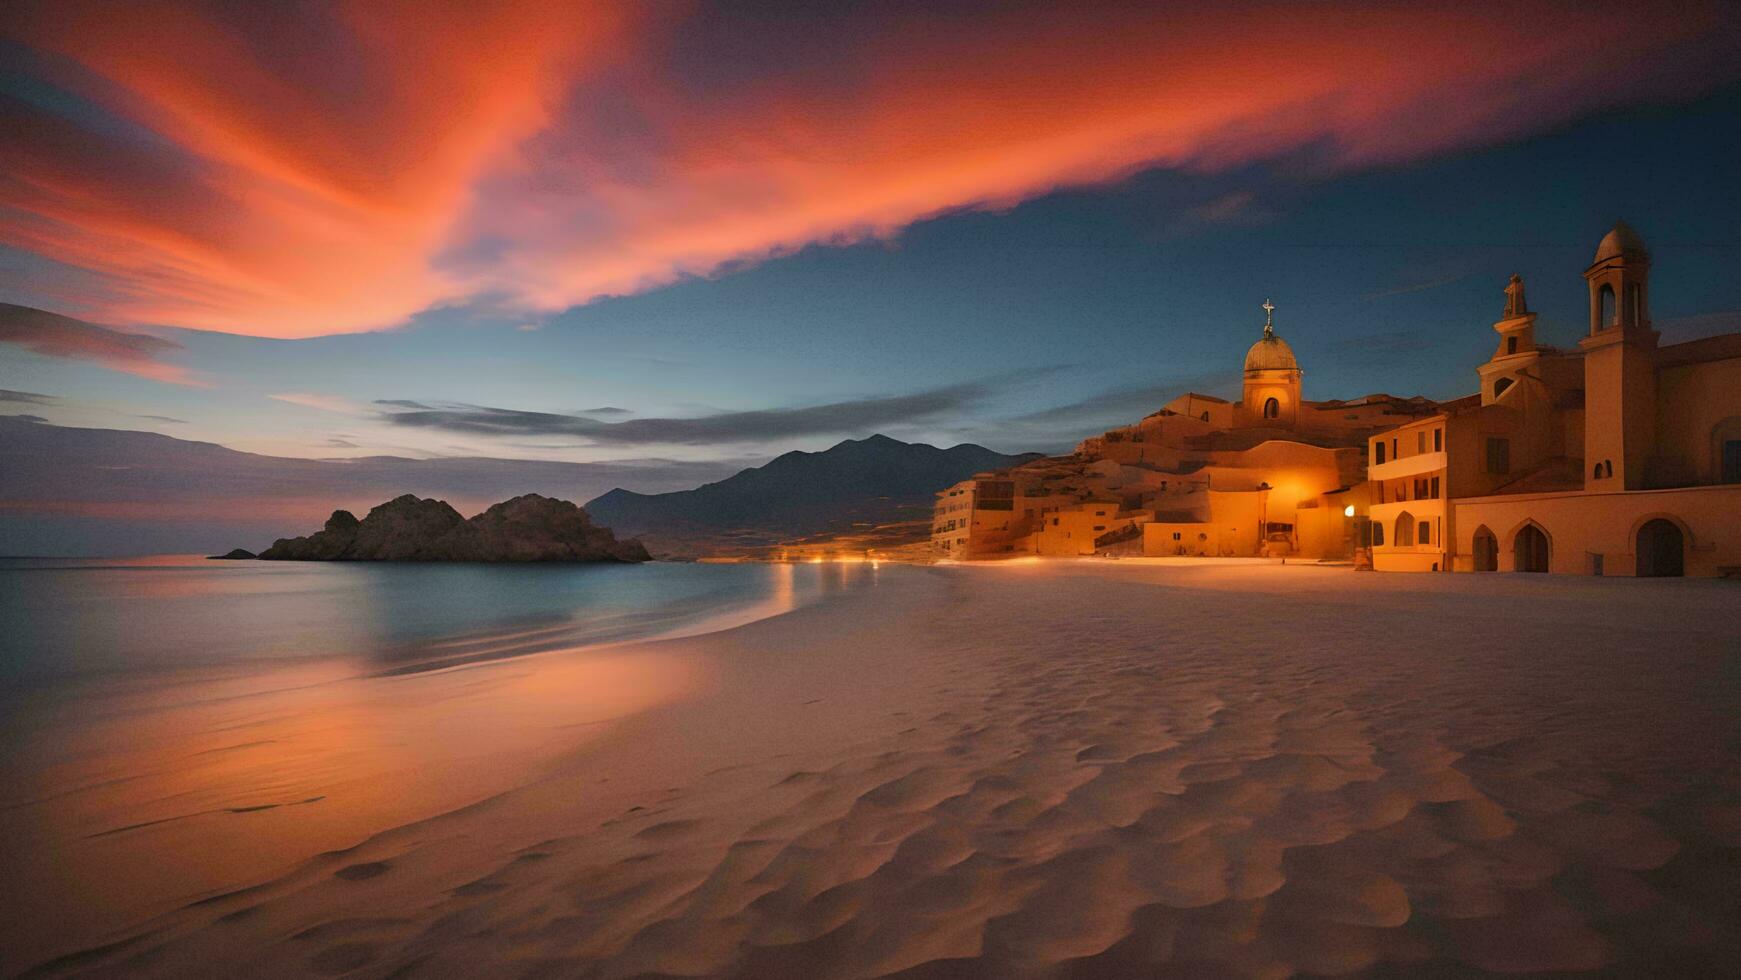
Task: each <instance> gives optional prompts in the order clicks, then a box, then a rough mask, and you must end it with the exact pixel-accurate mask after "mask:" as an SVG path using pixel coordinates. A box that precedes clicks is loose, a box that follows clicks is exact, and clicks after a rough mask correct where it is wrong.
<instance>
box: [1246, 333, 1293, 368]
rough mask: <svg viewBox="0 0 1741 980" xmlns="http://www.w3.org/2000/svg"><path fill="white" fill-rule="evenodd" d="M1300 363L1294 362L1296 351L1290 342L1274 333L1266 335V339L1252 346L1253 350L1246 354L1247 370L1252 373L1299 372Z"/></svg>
mask: <svg viewBox="0 0 1741 980" xmlns="http://www.w3.org/2000/svg"><path fill="white" fill-rule="evenodd" d="M1299 369H1300V362H1299V361H1296V360H1294V349H1293V348H1292V347H1289V346H1288V342H1287V341H1285V340H1283V339H1282V338H1280V337H1277V336H1276V335H1275V334H1273V333H1266V334H1264V338H1263V339H1262V340H1260V341H1258V342H1257V343H1255V344H1252V345H1251V350H1248V351H1246V352H1245V370H1246V372H1247V373H1249V372H1252V371H1298V370H1299Z"/></svg>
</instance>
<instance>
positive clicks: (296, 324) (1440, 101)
mask: <svg viewBox="0 0 1741 980" xmlns="http://www.w3.org/2000/svg"><path fill="white" fill-rule="evenodd" d="M1738 41H1741V13H1738V12H1737V8H1736V7H1735V6H1734V5H1725V4H1720V3H1708V2H1701V0H1688V2H1680V3H1675V4H1672V5H1669V4H1652V3H1638V2H1631V3H1618V4H1609V3H1577V4H1571V3H1564V4H1539V3H1529V2H1525V3H1515V4H1505V5H1498V4H1467V3H1444V4H1435V3H1417V4H1408V5H1397V4H1370V5H1368V4H1238V5H1227V4H1153V5H1132V4H1106V5H1097V4H1055V3H1041V4H1008V3H1002V4H970V3H927V4H918V3H888V4H863V5H852V6H851V9H850V10H846V11H840V10H836V9H833V8H832V7H830V6H829V5H816V4H808V3H766V2H764V3H755V4H747V3H746V4H704V3H675V2H674V3H660V4H616V3H606V4H598V5H589V4H583V3H564V4H545V3H525V2H511V3H494V4H472V3H465V4H461V3H393V2H368V3H362V2H356V3H352V2H343V0H333V2H321V3H287V4H282V5H273V6H271V7H269V8H265V7H260V6H254V5H248V6H245V7H240V6H237V5H231V4H219V3H212V4H203V3H189V2H177V0H169V2H165V3H161V4H152V5H131V4H118V3H108V4H96V3H83V2H78V0H58V2H49V3H37V2H30V0H26V2H22V3H14V4H10V5H8V7H7V11H6V13H5V14H4V15H0V130H3V131H4V132H5V133H6V134H7V136H6V137H5V138H4V140H0V303H4V304H8V305H6V306H4V307H0V414H5V415H14V416H23V417H27V418H29V419H33V420H40V421H38V422H37V423H36V424H39V425H41V426H44V427H87V428H103V429H125V430H136V431H141V432H150V433H158V434H162V435H166V436H171V437H174V438H176V439H180V440H191V441H201V442H210V443H216V444H219V445H221V446H224V447H228V448H230V449H234V450H240V451H244V452H249V453H259V454H266V455H271V456H279V457H293V458H302V459H361V458H367V457H377V456H397V457H405V458H409V459H446V458H456V457H463V458H472V457H481V458H491V459H507V460H520V461H551V462H561V463H566V464H577V465H580V466H583V467H594V469H592V470H586V471H584V472H588V473H592V474H594V476H596V477H597V480H596V481H594V482H599V481H603V482H613V481H616V482H621V483H623V484H624V485H629V486H630V488H631V489H643V490H663V489H676V488H678V487H680V486H692V485H694V483H696V482H699V480H700V479H702V478H717V477H718V476H723V475H726V474H727V473H729V472H731V471H732V470H734V469H736V468H738V467H740V466H744V465H754V464H756V463H759V462H763V461H766V460H767V459H769V458H771V457H773V456H774V455H777V454H779V453H780V452H783V451H786V450H789V449H820V448H824V447H826V446H828V445H831V444H833V443H834V442H837V441H839V440H840V439H843V438H849V437H862V436H865V435H869V434H871V433H874V432H883V433H886V434H888V435H891V436H894V437H896V438H901V439H907V440H912V441H925V442H931V443H934V444H939V445H952V444H955V443H958V442H976V443H980V444H983V445H986V446H989V447H991V448H993V449H997V450H1000V451H1004V452H1021V451H1028V450H1042V451H1057V450H1062V449H1066V448H1068V447H1069V446H1070V445H1072V444H1074V443H1075V442H1076V441H1077V440H1078V439H1080V438H1082V437H1084V436H1087V435H1092V434H1095V433H1097V432H1099V431H1101V430H1103V429H1105V428H1107V427H1109V426H1112V425H1116V424H1121V423H1123V422H1127V421H1132V420H1134V419H1136V418H1139V417H1141V416H1142V415H1144V414H1147V413H1148V412H1151V411H1154V410H1155V409H1157V408H1159V407H1160V406H1161V405H1162V404H1164V403H1165V402H1166V401H1167V400H1168V399H1169V398H1170V397H1172V396H1173V395H1175V394H1178V393H1181V392H1183V391H1186V390H1198V391H1208V392H1211V393H1220V394H1224V395H1226V394H1235V393H1236V392H1237V387H1238V368H1239V365H1240V362H1241V358H1242V357H1243V353H1244V351H1245V349H1246V347H1248V346H1249V345H1250V343H1251V342H1252V341H1254V340H1256V339H1257V337H1258V336H1259V335H1260V333H1261V328H1262V323H1263V320H1262V317H1263V311H1262V310H1261V309H1260V308H1259V304H1261V303H1262V302H1263V301H1264V300H1266V299H1272V300H1273V301H1274V303H1275V306H1276V311H1275V322H1276V328H1277V332H1278V333H1280V334H1281V335H1282V336H1283V337H1284V338H1286V339H1287V340H1288V341H1289V342H1290V343H1291V344H1292V346H1293V347H1294V349H1295V351H1296V352H1297V354H1298V355H1299V357H1300V360H1301V362H1302V365H1303V367H1304V369H1305V371H1306V378H1305V386H1306V394H1307V397H1309V398H1320V399H1323V398H1333V397H1340V398H1349V397H1356V396H1359V395H1363V394H1367V393H1370V392H1375V391H1386V392H1390V393H1393V394H1399V395H1413V394H1424V395H1427V396H1429V397H1436V398H1444V397H1453V396H1457V395H1461V394H1464V393H1467V392H1469V391H1471V390H1473V386H1474V383H1475V374H1474V367H1475V365H1476V364H1477V363H1479V362H1480V361H1482V360H1484V359H1485V358H1486V357H1487V355H1488V353H1489V352H1490V349H1491V346H1492V343H1493V335H1492V333H1491V332H1490V324H1491V323H1492V322H1493V321H1494V320H1495V319H1497V318H1498V314H1499V311H1500V309H1501V303H1502V300H1503V296H1502V293H1501V289H1502V288H1503V286H1504V284H1505V281H1506V279H1507V277H1508V276H1509V275H1510V274H1512V273H1514V272H1516V273H1520V274H1522V275H1523V276H1524V277H1525V280H1526V283H1527V286H1528V291H1529V297H1530V304H1531V306H1532V308H1534V309H1536V310H1538V311H1540V313H1541V323H1540V326H1539V327H1538V330H1539V333H1540V334H1541V335H1542V336H1543V338H1544V339H1545V340H1546V341H1548V342H1557V343H1562V344H1569V343H1571V342H1573V341H1574V340H1575V339H1576V337H1577V336H1578V333H1579V325H1580V323H1581V322H1582V320H1583V317H1584V315H1585V311H1584V304H1585V302H1586V299H1585V294H1584V284H1583V281H1582V279H1581V278H1580V274H1581V273H1582V271H1583V269H1584V268H1585V266H1586V265H1587V264H1588V262H1589V261H1590V258H1591V256H1592V254H1593V252H1594V249H1595V245H1596V242H1597V241H1598V240H1599V239H1600V238H1601V236H1602V235H1603V234H1604V233H1605V232H1606V231H1607V230H1608V228H1610V227H1611V226H1612V225H1613V223H1614V222H1615V221H1616V220H1617V219H1622V218H1623V219H1625V220H1626V221H1627V222H1629V223H1630V224H1632V225H1633V226H1634V227H1636V228H1637V229H1638V230H1639V231H1640V232H1641V233H1642V235H1643V236H1644V238H1645V240H1646V242H1647V243H1648V244H1649V246H1650V248H1651V251H1652V253H1653V257H1654V266H1653V272H1652V276H1653V283H1652V291H1651V299H1652V309H1653V313H1654V315H1655V317H1656V321H1657V326H1658V328H1659V329H1661V330H1662V332H1663V336H1664V342H1665V343H1667V342H1672V341H1675V340H1681V339H1692V338H1695V337H1699V336H1706V335H1710V334H1715V333H1723V332H1732V331H1737V330H1741V298H1737V296H1735V295H1734V294H1733V292H1732V290H1731V288H1730V282H1731V281H1732V280H1733V278H1734V276H1733V273H1732V271H1731V270H1733V269H1734V268H1736V267H1737V265H1738V264H1741V234H1738V233H1737V231H1736V229H1737V228H1741V195H1738V194H1736V193H1735V190H1734V174H1736V173H1741V59H1736V58H1735V57H1734V51H1735V50H1736V48H1737V42H1738ZM16 431H17V430H16V429H15V428H14V429H8V430H0V432H16ZM68 445H69V446H70V445H71V443H68ZM68 451H71V450H70V449H69V450H68ZM515 472H518V471H515ZM565 472H566V471H565ZM573 472H582V471H579V470H577V471H573ZM607 477H608V478H609V479H608V480H607ZM588 479H589V480H591V479H592V477H589V478H588ZM585 485H586V486H587V487H591V486H592V485H593V484H592V483H586V484H585ZM607 488H608V487H607ZM0 495H4V494H0ZM576 495H577V496H578V494H576ZM4 503H5V502H4V501H0V504H4Z"/></svg>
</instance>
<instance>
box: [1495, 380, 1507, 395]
mask: <svg viewBox="0 0 1741 980" xmlns="http://www.w3.org/2000/svg"><path fill="white" fill-rule="evenodd" d="M1509 387H1511V379H1510V378H1500V379H1499V380H1498V381H1495V382H1493V397H1495V398H1498V397H1499V396H1500V395H1502V394H1504V393H1505V389H1507V388H1509Z"/></svg>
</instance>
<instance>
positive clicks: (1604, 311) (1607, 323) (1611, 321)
mask: <svg viewBox="0 0 1741 980" xmlns="http://www.w3.org/2000/svg"><path fill="white" fill-rule="evenodd" d="M1596 302H1597V303H1598V304H1599V309H1598V312H1597V313H1596V327H1597V329H1599V330H1607V329H1608V328H1609V327H1612V326H1614V325H1615V324H1617V323H1619V322H1620V310H1619V308H1618V307H1616V306H1615V305H1614V287H1613V286H1610V285H1608V284H1607V283H1603V284H1602V288H1601V289H1600V290H1598V291H1597V292H1596Z"/></svg>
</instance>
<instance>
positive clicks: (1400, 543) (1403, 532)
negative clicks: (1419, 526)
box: [1396, 511, 1415, 548]
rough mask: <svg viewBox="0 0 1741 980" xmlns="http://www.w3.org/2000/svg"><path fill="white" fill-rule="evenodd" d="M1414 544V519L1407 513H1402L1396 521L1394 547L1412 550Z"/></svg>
mask: <svg viewBox="0 0 1741 980" xmlns="http://www.w3.org/2000/svg"><path fill="white" fill-rule="evenodd" d="M1414 543H1415V518H1414V515H1413V514H1410V513H1409V512H1408V511H1403V512H1402V513H1401V514H1400V515H1398V516H1397V519H1396V546H1397V547H1398V548H1412V547H1414Z"/></svg>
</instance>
